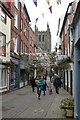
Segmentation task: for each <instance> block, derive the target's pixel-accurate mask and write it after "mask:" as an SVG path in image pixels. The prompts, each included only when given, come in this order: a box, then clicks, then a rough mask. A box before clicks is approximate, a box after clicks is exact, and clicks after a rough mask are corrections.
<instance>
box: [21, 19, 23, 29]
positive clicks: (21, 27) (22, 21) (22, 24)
mask: <svg viewBox="0 0 80 120" xmlns="http://www.w3.org/2000/svg"><path fill="white" fill-rule="evenodd" d="M22 29H23V19H21V30H22Z"/></svg>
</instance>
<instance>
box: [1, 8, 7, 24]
mask: <svg viewBox="0 0 80 120" xmlns="http://www.w3.org/2000/svg"><path fill="white" fill-rule="evenodd" d="M2 13H3V14H4V15H5V17H3V16H2ZM6 18H7V17H6V13H5V11H4V10H3V9H1V21H2V22H3V23H5V24H6Z"/></svg>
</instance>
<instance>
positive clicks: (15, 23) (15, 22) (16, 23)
mask: <svg viewBox="0 0 80 120" xmlns="http://www.w3.org/2000/svg"><path fill="white" fill-rule="evenodd" d="M14 26H15V27H16V28H18V14H17V13H16V12H15V14H14Z"/></svg>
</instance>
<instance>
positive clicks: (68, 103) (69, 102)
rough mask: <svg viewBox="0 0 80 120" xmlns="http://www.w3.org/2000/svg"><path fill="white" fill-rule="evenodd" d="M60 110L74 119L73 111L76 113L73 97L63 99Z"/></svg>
mask: <svg viewBox="0 0 80 120" xmlns="http://www.w3.org/2000/svg"><path fill="white" fill-rule="evenodd" d="M60 108H61V109H64V110H65V112H66V117H73V111H74V99H73V97H71V98H65V99H63V100H62V101H61V105H60Z"/></svg>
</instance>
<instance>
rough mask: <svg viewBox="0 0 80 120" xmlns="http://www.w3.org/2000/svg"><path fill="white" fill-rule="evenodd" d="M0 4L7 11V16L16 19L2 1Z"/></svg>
mask: <svg viewBox="0 0 80 120" xmlns="http://www.w3.org/2000/svg"><path fill="white" fill-rule="evenodd" d="M0 4H1V5H2V6H3V7H4V8H5V9H6V11H7V13H8V14H7V15H8V16H10V17H14V16H13V15H12V14H11V12H10V11H9V9H8V8H7V7H6V6H5V5H4V3H3V2H1V1H0Z"/></svg>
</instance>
